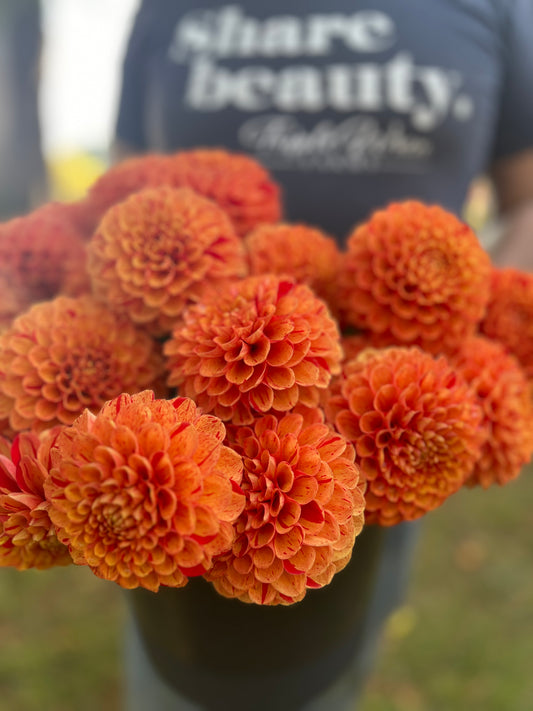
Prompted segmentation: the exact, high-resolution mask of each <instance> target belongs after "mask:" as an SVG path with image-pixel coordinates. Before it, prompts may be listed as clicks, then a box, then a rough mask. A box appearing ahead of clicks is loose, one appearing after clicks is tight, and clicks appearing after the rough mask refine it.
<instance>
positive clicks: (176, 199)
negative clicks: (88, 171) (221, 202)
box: [88, 187, 246, 336]
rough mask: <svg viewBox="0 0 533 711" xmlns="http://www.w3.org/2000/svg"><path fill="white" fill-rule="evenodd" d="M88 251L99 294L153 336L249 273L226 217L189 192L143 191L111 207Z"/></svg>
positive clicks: (172, 190) (161, 333) (166, 188)
mask: <svg viewBox="0 0 533 711" xmlns="http://www.w3.org/2000/svg"><path fill="white" fill-rule="evenodd" d="M88 251H89V273H90V275H91V281H92V286H93V292H94V294H95V295H96V296H97V297H98V298H100V299H101V300H102V301H104V302H105V303H106V304H107V305H108V307H109V308H110V309H111V310H112V311H115V312H116V313H120V314H125V315H127V316H128V318H130V319H131V320H132V321H133V322H134V323H135V324H138V325H142V326H143V328H145V329H146V330H147V331H149V332H150V333H152V334H154V335H156V336H161V335H165V334H167V333H168V332H169V331H170V330H171V329H172V327H173V326H174V324H175V323H176V321H177V320H178V318H179V317H180V316H181V313H182V311H183V310H184V308H185V307H186V306H187V305H188V304H190V303H194V302H195V301H198V300H200V299H201V298H202V295H203V294H204V292H205V291H206V290H207V289H214V290H216V289H217V288H219V287H220V285H221V284H222V283H223V282H224V281H226V280H228V279H233V278H236V277H242V276H244V274H245V273H246V264H245V259H244V248H243V245H242V241H241V240H240V239H239V238H238V236H237V235H236V233H235V231H234V229H233V226H232V224H231V222H230V220H229V219H228V217H227V216H226V214H225V213H224V212H223V211H222V210H221V209H220V208H219V207H218V206H217V205H215V204H214V203H213V202H211V201H210V200H207V199H206V198H204V197H202V196H201V195H198V194H196V193H195V192H193V191H192V190H190V189H188V188H179V189H174V188H169V187H160V188H151V189H147V190H142V191H141V192H138V193H135V194H133V195H131V196H130V197H128V198H127V199H126V200H125V201H124V202H121V203H118V204H117V205H114V206H113V207H111V208H110V209H109V210H108V212H106V214H105V215H104V217H103V219H102V221H101V222H100V224H99V226H98V228H97V230H96V232H95V234H94V235H93V237H92V238H91V241H90V243H89V246H88Z"/></svg>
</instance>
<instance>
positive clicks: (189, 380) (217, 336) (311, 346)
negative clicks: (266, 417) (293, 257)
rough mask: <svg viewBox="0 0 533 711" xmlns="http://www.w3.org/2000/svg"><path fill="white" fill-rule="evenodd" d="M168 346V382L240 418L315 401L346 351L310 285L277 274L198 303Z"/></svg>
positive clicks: (225, 416) (221, 413)
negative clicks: (285, 278) (296, 282)
mask: <svg viewBox="0 0 533 711" xmlns="http://www.w3.org/2000/svg"><path fill="white" fill-rule="evenodd" d="M164 352H165V354H166V356H167V369H168V371H169V373H170V376H169V379H168V384H169V385H177V386H179V387H180V388H182V391H183V393H184V394H185V395H187V397H191V398H193V399H194V400H195V401H196V402H197V403H198V405H199V406H200V407H201V408H202V409H203V410H204V412H213V413H214V414H215V415H217V416H218V417H220V418H221V419H222V420H231V421H232V422H234V423H235V424H249V423H251V422H252V421H253V418H254V413H263V412H267V411H268V410H271V409H274V410H278V411H282V412H285V411H287V410H290V409H292V408H293V407H294V406H295V405H296V404H297V403H302V404H304V405H308V406H311V407H314V406H316V405H317V404H318V401H319V394H320V391H321V390H322V389H324V388H326V387H327V386H328V384H329V381H330V379H331V376H332V374H334V373H337V372H339V371H340V360H341V355H342V351H341V347H340V341H339V333H338V330H337V326H336V323H335V322H334V321H333V319H332V318H331V316H330V314H329V312H328V309H327V307H326V305H325V303H324V302H323V301H321V300H320V299H318V298H317V297H316V296H315V295H314V294H313V292H312V291H311V289H309V287H307V286H305V285H304V284H295V283H294V282H291V281H288V280H284V279H282V278H278V277H276V276H272V275H265V276H261V277H248V278H247V279H243V280H242V281H240V282H235V283H233V284H230V285H228V286H227V287H226V288H225V289H223V290H220V291H219V292H218V294H217V295H216V297H215V298H212V297H210V298H208V299H206V300H205V301H204V303H200V304H197V305H195V306H191V307H190V308H189V309H187V311H186V312H185V313H184V316H183V323H181V324H179V325H178V326H177V327H176V328H175V329H174V331H173V333H172V337H171V338H170V340H169V341H167V343H166V344H165V346H164Z"/></svg>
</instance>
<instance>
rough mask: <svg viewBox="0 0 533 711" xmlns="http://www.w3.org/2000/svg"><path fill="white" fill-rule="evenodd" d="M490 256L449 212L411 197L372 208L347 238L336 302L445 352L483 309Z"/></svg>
mask: <svg viewBox="0 0 533 711" xmlns="http://www.w3.org/2000/svg"><path fill="white" fill-rule="evenodd" d="M490 269H491V267H490V260H489V257H488V255H487V254H486V252H485V251H484V250H483V248H482V247H481V245H480V244H479V241H478V239H477V237H476V235H475V234H474V233H473V232H472V230H471V229H470V228H469V227H468V226H467V225H466V224H464V223H463V222H460V221H459V220H458V219H457V218H456V217H455V216H454V215H452V214H451V213H449V212H447V211H446V210H444V209H443V208H441V207H438V206H435V205H434V206H428V205H424V204H422V203H419V202H416V201H407V202H403V203H393V204H391V205H389V206H388V207H387V208H386V209H384V210H378V211H377V212H375V213H374V214H373V215H372V217H371V218H370V219H369V220H368V222H366V223H364V224H362V225H360V226H358V227H357V228H356V229H355V230H354V231H353V233H352V234H351V236H350V237H349V239H348V245H347V252H346V255H345V260H344V264H343V265H342V266H341V273H340V288H339V295H338V298H339V306H340V308H341V310H342V318H343V320H344V321H346V323H348V324H351V325H353V326H357V327H360V328H365V329H369V330H372V331H376V332H377V333H380V334H384V335H389V336H392V338H393V339H394V340H396V341H397V342H400V343H401V344H418V345H421V346H422V347H423V348H424V349H426V350H428V351H431V352H434V353H435V352H440V351H443V352H446V350H447V349H450V348H453V347H454V346H456V345H457V344H458V343H460V341H461V340H462V339H463V338H464V337H465V336H467V335H469V334H472V333H473V332H474V331H475V329H476V327H477V324H478V323H479V321H480V320H481V318H482V317H483V315H484V313H485V307H486V305H487V301H488V298H489V288H490Z"/></svg>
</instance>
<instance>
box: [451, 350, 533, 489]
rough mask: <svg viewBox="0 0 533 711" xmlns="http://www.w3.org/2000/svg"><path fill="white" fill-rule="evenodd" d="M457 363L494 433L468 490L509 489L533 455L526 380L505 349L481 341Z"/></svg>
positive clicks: (532, 415) (532, 420) (532, 419)
mask: <svg viewBox="0 0 533 711" xmlns="http://www.w3.org/2000/svg"><path fill="white" fill-rule="evenodd" d="M452 363H453V365H454V367H455V368H456V369H457V370H458V372H459V373H460V374H461V375H462V376H463V378H464V379H465V380H466V381H467V382H468V383H469V384H470V387H471V388H472V389H473V390H474V392H475V393H476V395H477V396H478V398H479V402H480V405H481V408H482V411H483V421H482V427H484V428H485V429H486V430H487V431H488V437H487V439H486V440H485V443H484V445H483V448H482V450H481V457H480V458H479V460H478V461H477V463H476V465H475V467H474V471H473V472H472V474H471V475H470V476H469V478H468V479H467V481H466V484H467V485H468V486H474V485H476V484H479V485H481V486H482V487H483V488H484V489H487V488H488V487H489V486H491V485H492V484H500V485H503V484H506V483H507V482H508V481H510V480H511V479H515V478H516V477H517V476H518V475H519V474H520V471H521V469H522V467H523V466H524V465H525V464H527V463H528V462H529V461H530V460H531V455H532V454H533V401H532V399H531V397H530V394H529V389H528V380H527V378H526V375H525V373H524V371H523V369H522V368H521V367H520V365H519V363H518V361H517V360H516V359H515V358H514V356H512V355H511V354H509V353H508V352H507V351H506V349H505V347H504V346H503V345H502V344H501V343H497V342H496V341H491V340H489V339H488V338H483V337H481V336H472V337H471V338H469V339H467V340H466V341H465V342H464V343H463V344H462V346H461V348H460V349H459V350H458V351H457V353H456V354H455V355H454V356H453V358H452Z"/></svg>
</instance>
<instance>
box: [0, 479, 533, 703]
mask: <svg viewBox="0 0 533 711" xmlns="http://www.w3.org/2000/svg"><path fill="white" fill-rule="evenodd" d="M531 501H533V470H530V471H527V472H524V473H523V475H522V476H521V477H520V479H519V480H518V481H516V482H513V483H511V484H509V485H508V486H506V487H504V488H499V487H495V488H494V489H491V490H489V491H486V492H485V491H481V490H477V489H476V490H472V491H469V490H465V491H462V492H460V493H459V494H457V495H456V496H455V497H452V498H451V499H450V500H449V501H448V502H447V503H446V504H445V505H444V506H443V507H442V508H441V509H439V510H438V511H435V512H433V513H432V514H430V515H429V516H428V517H427V518H426V521H425V523H424V526H423V535H422V539H421V541H420V544H419V550H418V554H417V557H416V564H415V569H414V571H413V576H412V580H411V585H410V590H409V594H408V599H407V601H406V605H405V606H404V607H403V608H401V609H400V610H399V611H398V612H397V613H396V614H395V615H394V616H393V618H392V619H391V621H390V623H389V625H388V627H387V630H386V633H385V635H384V639H383V642H382V645H381V650H380V655H379V659H378V661H377V664H376V667H375V672H374V674H373V675H372V678H371V679H370V680H369V684H368V689H367V694H366V697H365V700H364V702H363V703H362V704H361V707H360V709H359V711H455V709H461V710H462V709H468V711H502V710H505V711H508V710H509V711H510V710H512V711H531V709H532V708H533V680H532V678H531V638H532V636H533V607H532V604H531V603H532V601H533V575H532V562H533V559H532V546H531V543H532V531H533V507H532V505H531ZM123 616H124V608H123V600H122V594H121V591H120V589H119V588H117V587H115V586H114V585H112V584H108V583H105V582H103V581H101V580H98V579H97V578H95V577H94V576H93V575H92V574H91V573H90V572H89V571H88V570H86V569H82V568H77V567H74V566H73V567H70V568H62V569H54V570H51V571H48V572H35V571H28V572H24V573H18V572H17V571H12V570H0V639H1V640H2V643H1V645H0V688H1V689H2V693H1V694H0V711H93V710H94V709H95V708H98V709H101V711H119V710H120V709H121V678H122V677H121V644H122V623H123Z"/></svg>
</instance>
